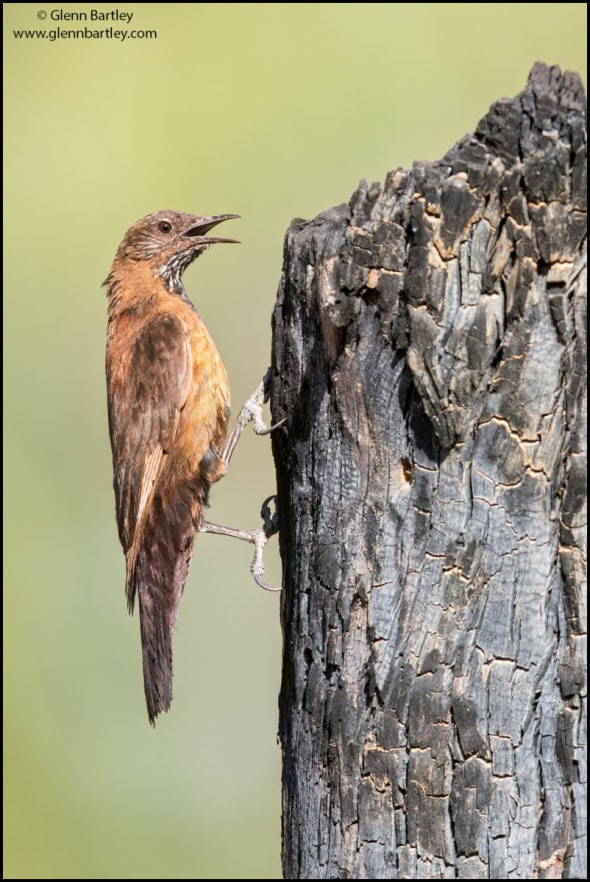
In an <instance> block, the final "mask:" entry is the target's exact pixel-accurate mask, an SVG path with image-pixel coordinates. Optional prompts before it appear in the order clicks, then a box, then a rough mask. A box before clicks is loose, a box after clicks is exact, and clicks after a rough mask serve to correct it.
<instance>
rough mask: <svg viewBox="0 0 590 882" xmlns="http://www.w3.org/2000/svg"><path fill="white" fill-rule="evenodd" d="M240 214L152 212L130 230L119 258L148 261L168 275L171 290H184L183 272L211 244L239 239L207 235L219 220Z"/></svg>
mask: <svg viewBox="0 0 590 882" xmlns="http://www.w3.org/2000/svg"><path fill="white" fill-rule="evenodd" d="M237 217H239V214H216V215H213V216H212V217H199V215H194V214H185V213H184V212H182V211H157V212H156V213H155V214H148V215H147V217H143V218H142V219H141V220H139V221H137V223H135V224H133V226H132V227H130V229H129V230H127V232H126V233H125V236H124V237H123V241H122V242H121V244H120V245H119V250H118V251H117V257H116V259H115V262H117V261H145V262H147V263H149V264H150V265H151V266H152V268H153V269H154V271H155V272H156V273H157V274H159V275H161V276H162V277H163V278H164V280H165V283H166V285H167V287H168V288H169V289H170V290H171V291H172V290H182V284H181V277H182V274H183V272H184V271H185V269H186V268H187V266H189V265H190V264H191V263H192V262H193V260H196V259H197V257H199V256H200V255H201V254H202V253H203V252H204V251H206V250H207V248H209V246H210V245H214V244H215V243H216V242H237V241H238V240H237V239H225V238H222V237H220V236H208V235H207V233H208V232H209V230H212V229H213V227H216V226H217V224H220V223H222V221H226V220H230V219H231V218H237Z"/></svg>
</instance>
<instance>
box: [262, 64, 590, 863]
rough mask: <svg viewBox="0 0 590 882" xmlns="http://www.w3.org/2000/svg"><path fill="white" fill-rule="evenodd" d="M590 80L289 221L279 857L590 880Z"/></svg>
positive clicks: (512, 109) (504, 113) (526, 98)
mask: <svg viewBox="0 0 590 882" xmlns="http://www.w3.org/2000/svg"><path fill="white" fill-rule="evenodd" d="M585 180H586V141H585V99H584V94H583V89H582V86H581V83H580V79H579V77H578V76H577V75H575V74H571V73H562V72H561V71H560V70H559V68H547V67H545V66H543V65H537V66H536V67H535V68H534V69H533V71H532V73H531V76H530V79H529V82H528V85H527V87H526V89H525V91H524V92H522V93H521V94H520V95H518V96H517V97H516V98H514V99H512V100H501V101H499V102H498V103H497V104H495V105H494V106H493V107H492V108H491V109H490V111H489V113H488V114H487V115H486V116H485V117H484V119H483V120H482V121H481V122H480V124H479V125H478V127H477V130H476V132H475V133H474V134H473V135H469V136H467V137H466V138H464V139H463V140H462V141H461V142H460V143H459V144H457V145H456V146H455V147H453V148H452V149H451V150H450V151H449V153H448V154H447V155H446V156H445V157H444V159H442V160H441V161H440V162H434V163H430V162H429V163H426V162H419V163H416V164H415V165H414V167H413V169H412V170H411V171H410V172H408V171H403V170H398V171H395V172H392V173H391V174H389V175H388V177H387V179H386V181H385V183H384V185H383V186H382V187H381V186H379V185H378V184H373V185H372V186H370V187H368V186H367V185H366V184H365V183H364V182H363V183H362V184H361V185H360V187H359V189H358V190H357V192H356V193H355V194H354V196H353V197H352V199H351V201H350V203H348V204H344V205H340V206H338V207H336V208H333V209H331V210H329V211H326V212H323V213H322V214H320V215H319V216H318V217H317V218H315V219H314V220H312V221H302V220H296V221H294V222H293V223H292V224H291V226H290V228H289V231H288V233H287V238H286V245H285V255H284V266H283V274H282V279H281V284H280V288H279V293H278V300H277V304H276V307H275V311H274V317H273V379H272V393H271V406H272V417H273V421H274V422H277V421H278V420H281V419H282V418H283V417H287V425H286V426H285V427H283V428H281V429H279V430H277V431H276V433H275V434H274V435H273V452H274V456H275V462H276V467H277V481H278V502H279V510H280V523H281V526H280V545H281V554H282V558H283V564H284V592H283V603H282V619H283V628H284V638H285V649H284V665H283V681H282V690H281V697H280V737H281V744H282V749H283V760H284V768H283V865H284V873H285V876H286V877H287V878H308V879H319V878H357V879H366V878H369V879H371V878H372V879H381V878H406V879H409V878H421V879H429V878H445V879H455V878H459V879H478V878H493V879H502V878H507V879H530V878H561V877H563V878H576V877H583V876H584V875H585V870H586V867H585V829H586V828H585V820H586V819H585V784H586V766H585V758H584V757H585V754H584V748H585V715H584V709H585V686H584V674H585V668H584V646H585V633H586V632H585V627H586V626H585V605H584V593H583V590H582V585H583V579H584V570H583V565H584V562H585V546H584V541H585V537H584V532H583V531H584V524H585V508H584V501H585V489H584V475H585V463H586V442H585V435H584V425H585V390H586V378H585V339H586V337H585V297H586V248H585V230H586V197H585Z"/></svg>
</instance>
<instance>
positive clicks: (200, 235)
mask: <svg viewBox="0 0 590 882" xmlns="http://www.w3.org/2000/svg"><path fill="white" fill-rule="evenodd" d="M239 216H240V215H239V214H215V215H213V217H203V218H199V221H198V223H196V224H195V225H194V226H192V227H190V229H188V230H187V231H186V233H183V234H182V235H183V236H186V237H187V238H189V239H200V240H201V241H202V242H203V244H207V245H211V244H213V243H214V242H236V243H238V244H239V239H223V238H221V237H220V236H207V235H206V234H207V233H208V232H209V230H212V229H213V227H216V226H217V224H220V223H222V222H223V221H226V220H231V219H232V218H234V217H239Z"/></svg>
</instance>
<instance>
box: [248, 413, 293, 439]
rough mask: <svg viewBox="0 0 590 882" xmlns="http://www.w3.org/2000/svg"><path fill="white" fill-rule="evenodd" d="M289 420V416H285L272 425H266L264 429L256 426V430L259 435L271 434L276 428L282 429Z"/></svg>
mask: <svg viewBox="0 0 590 882" xmlns="http://www.w3.org/2000/svg"><path fill="white" fill-rule="evenodd" d="M286 422H287V417H283V419H282V420H279V421H278V423H274V425H272V426H268V427H266V426H265V427H264V429H262V428H259V427H257V426H256V427H255V428H254V431H255V432H256V434H257V435H270V433H271V432H274V430H275V429H280V428H281V426H284V425H285V423H286Z"/></svg>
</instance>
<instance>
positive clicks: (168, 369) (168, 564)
mask: <svg viewBox="0 0 590 882" xmlns="http://www.w3.org/2000/svg"><path fill="white" fill-rule="evenodd" d="M238 217H239V215H237V214H218V215H213V216H211V217H201V216H199V215H193V214H187V213H184V212H181V211H158V212H155V213H154V214H149V215H147V216H146V217H144V218H142V219H141V220H139V221H137V223H135V224H134V225H133V226H132V227H131V228H130V229H129V230H128V231H127V232H126V233H125V235H124V237H123V240H122V241H121V244H120V245H119V248H118V250H117V252H116V255H115V259H114V262H113V264H112V267H111V270H110V272H109V274H108V276H107V278H106V280H105V282H104V286H105V287H106V294H107V346H106V378H107V401H108V423H109V434H110V441H111V448H112V456H113V484H114V490H115V502H116V514H117V526H118V533H119V539H120V542H121V545H122V547H123V551H124V553H125V561H126V582H125V592H126V597H127V605H128V608H129V612H130V613H131V614H132V613H133V611H134V607H135V604H136V601H137V602H138V605H139V617H140V633H141V644H142V653H143V680H144V691H145V698H146V704H147V712H148V718H149V721H150V723H151V724H152V725H155V720H156V717H157V716H158V715H159V714H160V713H162V712H163V711H167V710H168V709H169V708H170V704H171V701H172V639H173V635H174V630H175V626H176V620H177V616H178V610H179V604H180V599H181V596H182V593H183V589H184V585H185V582H186V579H187V576H188V572H189V567H190V563H191V557H192V552H193V546H194V541H195V534H196V532H197V531H198V530H199V529H200V528H201V527H202V526H203V525H204V524H205V521H204V511H205V507H206V505H207V503H208V498H209V490H210V488H211V486H212V485H213V484H214V483H215V482H216V481H218V480H219V479H220V478H221V477H223V475H224V474H225V471H226V468H227V456H225V457H224V449H225V446H226V444H227V441H228V427H229V416H230V392H229V382H228V376H227V372H226V369H225V367H224V364H223V361H222V359H221V356H220V355H219V352H218V351H217V348H216V346H215V344H214V342H213V340H212V338H211V336H210V334H209V333H208V331H207V329H206V327H205V325H204V323H203V321H202V319H201V317H200V316H199V313H198V312H197V310H196V308H195V306H194V305H193V303H192V301H191V300H190V299H189V297H188V295H187V293H186V291H185V289H184V287H183V284H182V274H183V272H184V271H185V270H186V268H187V267H188V266H189V265H190V264H191V263H193V261H194V260H196V259H197V258H198V257H200V256H201V255H202V254H203V253H204V252H205V251H207V249H208V248H210V246H211V245H213V244H217V243H235V242H237V240H236V239H230V238H222V237H216V236H209V235H208V233H209V232H210V230H212V229H213V228H214V227H216V226H217V225H218V224H220V223H222V222H224V221H228V220H230V219H234V218H238ZM234 443H235V441H234ZM213 526H214V525H213ZM239 538H244V537H239ZM249 541H253V540H252V539H249Z"/></svg>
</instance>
